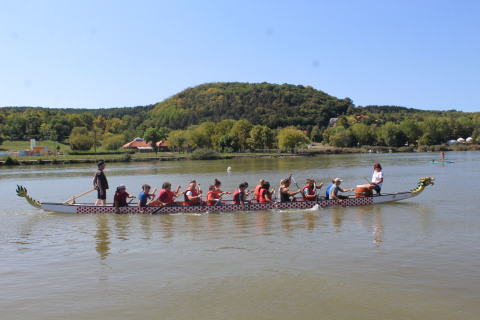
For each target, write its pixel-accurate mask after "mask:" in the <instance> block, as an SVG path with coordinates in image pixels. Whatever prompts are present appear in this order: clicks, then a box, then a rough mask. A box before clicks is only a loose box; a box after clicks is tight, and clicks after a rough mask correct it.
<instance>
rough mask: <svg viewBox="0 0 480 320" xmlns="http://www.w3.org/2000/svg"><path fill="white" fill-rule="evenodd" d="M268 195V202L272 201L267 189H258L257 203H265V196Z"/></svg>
mask: <svg viewBox="0 0 480 320" xmlns="http://www.w3.org/2000/svg"><path fill="white" fill-rule="evenodd" d="M267 195H268V197H269V198H270V200H271V199H272V195H271V194H270V191H268V190H267V189H260V197H259V198H258V202H260V203H267V202H268V201H267V198H266V196H267Z"/></svg>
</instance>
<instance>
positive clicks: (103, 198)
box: [93, 161, 108, 206]
mask: <svg viewBox="0 0 480 320" xmlns="http://www.w3.org/2000/svg"><path fill="white" fill-rule="evenodd" d="M97 166H98V169H97V171H96V172H95V177H94V178H93V187H94V188H95V189H96V190H97V201H95V205H96V206H106V205H107V189H108V181H107V177H106V176H105V172H103V170H105V162H103V161H99V162H98V163H97Z"/></svg>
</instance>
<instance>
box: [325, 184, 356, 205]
mask: <svg viewBox="0 0 480 320" xmlns="http://www.w3.org/2000/svg"><path fill="white" fill-rule="evenodd" d="M333 183H334V186H333V187H332V188H331V189H330V197H329V198H330V199H334V200H337V202H338V203H343V199H347V198H348V197H347V196H343V195H339V194H338V193H339V192H349V191H353V190H354V188H350V189H342V188H340V184H341V183H342V180H340V178H335V179H333Z"/></svg>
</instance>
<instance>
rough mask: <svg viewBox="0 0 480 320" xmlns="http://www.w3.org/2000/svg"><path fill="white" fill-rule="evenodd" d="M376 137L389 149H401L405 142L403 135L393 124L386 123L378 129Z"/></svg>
mask: <svg viewBox="0 0 480 320" xmlns="http://www.w3.org/2000/svg"><path fill="white" fill-rule="evenodd" d="M378 135H379V137H380V139H381V141H382V142H383V143H384V144H385V145H387V146H389V147H401V146H403V145H404V144H405V142H406V141H407V138H406V137H405V134H404V133H403V132H402V131H401V130H400V128H399V126H398V125H396V124H395V123H393V122H387V123H385V125H384V126H382V127H381V128H380V129H379V132H378Z"/></svg>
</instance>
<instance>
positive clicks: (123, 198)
mask: <svg viewBox="0 0 480 320" xmlns="http://www.w3.org/2000/svg"><path fill="white" fill-rule="evenodd" d="M127 198H135V196H131V195H130V194H128V192H127V187H126V186H125V185H124V184H121V185H119V186H118V187H117V192H115V196H114V197H113V206H114V207H116V208H117V213H119V209H118V208H120V207H128V202H127Z"/></svg>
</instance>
